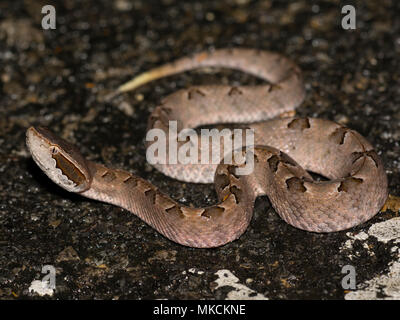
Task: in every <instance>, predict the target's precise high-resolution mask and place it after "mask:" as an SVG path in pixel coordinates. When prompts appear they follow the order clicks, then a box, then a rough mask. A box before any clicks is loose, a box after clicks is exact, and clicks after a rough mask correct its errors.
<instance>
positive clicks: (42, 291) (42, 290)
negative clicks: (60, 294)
mask: <svg viewBox="0 0 400 320" xmlns="http://www.w3.org/2000/svg"><path fill="white" fill-rule="evenodd" d="M28 290H29V292H34V293H37V294H38V295H39V296H44V295H46V294H47V295H49V296H52V295H53V293H54V289H52V288H50V286H49V282H47V281H41V280H34V281H32V283H31V285H30V286H29V289H28Z"/></svg>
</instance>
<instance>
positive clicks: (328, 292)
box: [0, 0, 400, 299]
mask: <svg viewBox="0 0 400 320" xmlns="http://www.w3.org/2000/svg"><path fill="white" fill-rule="evenodd" d="M50 3H51V4H53V5H54V6H55V7H56V11H57V29H56V30H46V31H44V30H42V28H41V19H42V17H43V15H42V14H41V8H42V6H43V5H45V4H50ZM345 4H349V3H348V2H346V3H345ZM352 4H354V6H355V7H356V13H357V29H356V30H343V29H342V28H341V19H342V14H341V8H342V6H343V5H344V4H343V3H341V2H339V1H318V2H317V1H306V0H304V1H292V2H286V1H251V0H236V1H216V0H210V1H173V0H165V1H144V0H143V1H128V0H116V1H106V0H102V1H98V0H97V1H94V0H86V1H78V0H76V1H72V0H66V1H59V2H55V1H16V0H13V1H1V2H0V298H2V299H18V298H36V297H38V296H37V294H34V293H29V292H28V288H29V286H30V284H31V282H32V281H33V280H35V279H41V278H42V277H43V276H44V275H43V274H41V268H42V266H43V265H45V264H51V265H54V266H55V267H56V268H57V278H56V279H57V291H56V292H55V294H54V295H53V297H52V298H68V299H85V298H90V299H91V298H104V299H111V298H114V299H127V298H129V299H154V298H157V299H158V298H160V299H161V298H169V299H171V298H175V299H223V298H225V297H226V296H227V293H228V292H230V291H231V290H232V288H229V287H223V288H218V289H217V288H216V287H217V285H216V283H215V282H214V281H215V280H216V279H217V278H218V277H217V275H216V274H215V273H216V272H217V271H218V270H221V269H228V270H230V271H231V272H232V273H233V274H234V275H235V276H236V277H238V278H239V283H241V284H244V285H246V286H248V287H249V288H251V289H252V290H254V291H256V292H257V293H259V294H262V295H265V296H266V297H268V298H271V299H305V298H311V299H321V298H322V299H332V298H335V299H342V298H343V297H344V294H345V291H344V290H343V289H342V287H341V279H342V277H343V274H341V268H342V266H343V265H346V264H352V265H354V266H355V267H356V268H357V283H360V284H361V283H363V282H364V281H366V280H368V279H371V278H373V277H375V276H377V275H380V274H384V273H385V272H387V270H388V265H389V263H390V262H391V261H392V259H393V254H392V253H391V251H390V246H389V245H384V244H382V243H381V242H378V241H376V240H374V238H373V237H372V238H371V237H369V238H368V239H367V240H366V241H364V242H362V241H356V242H355V243H354V246H353V249H347V250H341V249H340V248H341V247H342V246H343V244H344V242H345V241H346V240H348V239H349V238H348V236H347V235H346V231H344V232H338V233H332V234H314V233H308V232H304V231H301V230H297V229H295V228H293V227H291V226H289V225H287V224H286V223H285V222H284V221H282V220H281V219H280V218H279V217H278V216H277V214H276V213H275V212H274V210H273V209H272V208H271V206H270V203H269V201H268V199H267V198H261V199H258V200H257V202H256V205H255V212H254V217H253V220H252V223H251V225H250V227H249V229H248V230H247V232H246V233H245V234H244V235H243V236H242V237H241V238H240V239H239V240H237V241H235V242H233V243H230V244H228V245H225V246H223V247H221V248H217V249H208V250H201V249H192V248H186V247H183V246H180V245H177V244H175V243H172V242H171V241H169V240H167V239H165V238H164V237H162V236H161V235H159V234H158V233H157V232H156V231H154V230H153V229H152V228H150V227H149V226H147V225H146V224H145V223H143V222H142V221H141V220H139V219H138V218H137V217H136V216H134V215H133V214H131V213H129V212H127V211H124V210H122V209H120V208H117V207H114V206H110V205H106V204H102V203H99V202H95V201H89V200H87V199H84V198H81V197H79V196H75V195H72V194H68V193H67V192H64V191H63V190H61V189H60V188H58V187H57V186H55V185H54V184H53V183H52V182H51V181H50V180H48V179H47V178H46V176H44V174H43V173H42V172H41V171H40V170H39V169H38V168H37V167H36V165H35V164H34V163H33V161H32V160H31V158H30V154H29V152H28V151H27V149H26V146H25V130H26V129H27V127H29V126H30V125H32V124H41V125H45V126H48V127H50V128H52V130H54V131H55V132H57V133H58V134H60V135H61V136H63V137H64V138H66V139H68V140H70V141H72V142H74V143H76V144H77V145H78V146H79V147H80V149H81V150H82V152H83V153H84V154H85V155H87V156H88V158H89V159H91V160H94V161H98V162H102V163H104V164H106V165H110V166H112V167H118V168H123V169H126V170H130V171H131V172H133V173H134V174H137V175H139V176H141V177H143V178H146V179H148V180H149V181H151V182H152V183H153V184H155V185H157V186H158V187H159V188H160V189H161V190H163V191H165V192H166V193H168V194H169V195H171V196H172V197H173V198H175V199H177V200H179V201H181V202H182V203H184V204H187V205H190V204H193V205H196V206H205V205H210V204H213V203H215V201H216V196H215V193H214V189H213V186H212V185H194V184H187V183H181V182H177V181H175V180H173V179H169V178H167V177H165V176H163V175H162V174H161V173H159V172H157V171H156V170H155V169H153V168H152V167H151V166H150V165H148V164H147V163H146V158H145V148H144V144H143V140H144V137H145V131H146V123H147V118H148V116H149V114H150V112H151V111H152V110H153V109H154V108H155V106H156V105H157V104H158V103H159V102H160V100H161V99H162V97H165V96H166V95H167V94H169V93H172V92H173V91H175V90H176V89H178V88H184V87H189V86H190V85H192V84H205V83H207V84H209V83H215V84H218V83H219V84H220V83H232V84H255V83H258V82H259V80H256V79H254V78H253V77H251V76H247V75H244V74H242V73H239V72H232V71H226V70H225V71H221V72H218V73H210V72H206V73H204V72H203V73H201V72H198V71H193V72H189V73H185V74H182V75H177V76H174V77H170V78H168V79H162V80H158V81H156V82H154V83H151V84H148V85H146V86H143V87H142V88H139V89H138V90H136V91H135V92H132V93H129V94H124V95H121V96H119V97H116V98H114V99H112V100H110V99H109V96H110V94H112V93H113V92H114V90H115V89H116V88H117V87H118V86H119V85H120V84H122V83H124V82H125V81H127V80H129V79H130V78H131V77H132V76H134V75H135V74H138V73H139V72H142V71H145V70H147V69H149V68H151V67H155V66H157V65H160V64H161V63H163V62H167V61H171V60H173V59H174V58H178V57H181V56H183V55H186V54H190V53H193V52H197V51H200V50H205V49H211V48H223V47H236V46H238V47H252V48H260V49H268V50H273V51H277V52H280V53H282V54H284V55H286V56H288V57H290V58H291V59H293V60H294V61H296V62H297V63H298V64H299V65H300V67H301V68H302V70H303V73H304V78H305V86H306V89H307V97H306V100H305V102H304V103H303V104H302V106H301V107H300V108H299V110H298V114H299V115H307V116H312V117H321V118H326V119H330V120H334V121H338V122H340V123H343V124H346V125H347V126H349V127H351V128H353V129H355V130H357V131H359V132H360V133H361V134H363V135H364V136H366V137H367V138H368V139H369V140H370V141H371V142H372V144H373V145H374V146H375V147H376V150H378V152H379V154H380V156H381V157H382V159H383V161H384V164H385V168H386V170H387V174H388V178H389V186H390V189H389V191H390V193H391V194H393V195H396V194H399V180H400V179H399V160H398V159H399V156H400V148H399V144H398V141H399V137H400V124H399V119H400V109H399V107H398V106H399V102H400V95H399V93H400V90H399V82H400V79H399V71H400V70H399V62H398V61H399V60H398V57H399V53H400V33H399V30H400V19H399V16H400V15H399V13H400V3H399V2H398V1H395V0H393V1H387V0H380V1H359V2H352ZM394 216H396V213H393V212H390V211H387V212H386V213H380V214H378V215H377V216H376V217H375V218H373V219H372V220H371V221H369V222H367V223H365V224H363V225H361V226H358V227H356V228H354V229H353V230H350V231H351V232H359V231H367V230H368V228H369V227H370V226H371V225H372V224H374V223H376V222H379V221H385V220H387V219H389V218H391V217H394ZM365 244H367V246H368V247H369V248H370V250H371V251H372V252H373V253H374V255H372V256H371V255H370V254H368V253H367V251H366V250H365ZM191 268H194V269H193V270H191V271H189V269H191ZM198 271H200V273H199V272H198ZM47 298H48V296H47Z"/></svg>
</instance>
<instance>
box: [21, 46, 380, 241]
mask: <svg viewBox="0 0 400 320" xmlns="http://www.w3.org/2000/svg"><path fill="white" fill-rule="evenodd" d="M205 66H207V67H209V66H218V67H228V68H233V69H238V70H242V71H244V72H247V73H251V74H254V75H256V76H258V77H261V78H263V79H265V80H267V81H268V82H269V83H270V84H267V85H262V86H252V87H251V86H240V87H229V86H198V87H194V88H190V89H187V90H180V91H178V92H176V93H173V94H172V95H170V96H168V97H167V98H165V100H164V101H163V103H162V105H161V106H159V107H158V108H156V109H155V110H154V112H153V113H152V115H151V116H150V118H149V129H151V128H160V129H163V130H166V131H167V130H168V123H169V121H170V120H176V121H177V123H178V129H179V130H180V129H182V128H188V127H190V128H193V127H196V126H200V125H204V124H216V123H249V122H257V123H253V124H248V125H247V127H248V128H251V129H254V131H255V148H254V160H255V162H254V163H255V166H254V171H253V172H252V173H251V174H250V175H238V174H236V170H237V168H238V167H239V166H240V165H236V164H222V163H221V164H219V165H213V164H210V165H207V164H205V165H204V164H193V165H190V164H166V165H161V164H159V165H157V166H156V167H157V168H158V169H159V170H161V171H162V172H164V173H165V174H167V175H169V176H171V177H175V178H177V179H179V180H183V181H191V182H207V183H210V182H212V181H214V182H215V186H216V191H217V194H218V197H219V200H220V202H219V203H218V204H217V205H215V206H212V207H208V208H190V207H186V206H183V205H181V204H179V203H178V202H176V201H174V200H172V199H170V198H169V197H168V196H166V195H164V194H163V193H161V192H160V191H159V190H158V189H157V188H156V187H155V186H153V185H152V184H150V183H149V182H147V181H145V180H143V179H141V178H139V177H136V176H134V175H131V174H129V173H128V172H125V171H122V170H114V169H109V168H106V167H104V166H102V165H100V164H96V163H93V162H91V161H88V160H86V159H85V158H84V157H83V156H82V155H81V154H80V153H79V151H78V150H77V148H76V147H74V146H72V145H71V144H70V143H68V142H67V141H65V140H63V139H61V138H59V137H57V136H56V135H54V134H53V133H51V132H50V131H49V130H47V129H45V128H41V127H38V128H34V127H31V128H29V129H28V131H27V145H28V147H29V150H30V152H31V153H32V157H33V159H34V160H35V162H36V163H37V164H38V165H39V166H40V168H41V169H42V170H43V171H44V172H45V173H46V174H47V175H48V176H49V177H50V178H51V179H52V180H53V181H54V182H55V183H57V184H59V185H60V186H61V187H63V188H65V189H66V190H68V191H71V192H77V193H79V194H81V195H83V196H85V197H88V198H92V199H96V200H100V201H103V202H107V203H111V204H114V205H117V206H120V207H123V208H125V209H127V210H129V211H131V212H132V213H134V214H136V215H137V216H139V217H140V218H141V219H143V220H144V221H145V222H147V223H148V224H149V225H150V226H152V227H153V228H155V229H156V230H157V231H159V232H160V233H161V234H163V235H164V236H166V237H167V238H169V239H171V240H173V241H175V242H178V243H180V244H183V245H186V246H191V247H203V248H204V247H216V246H220V245H223V244H225V243H228V242H230V241H233V240H235V239H237V238H238V237H239V236H240V235H241V234H242V233H243V232H244V231H245V230H246V228H247V227H248V225H249V223H250V220H251V216H252V212H253V205H254V201H255V199H256V198H257V197H258V196H260V195H268V197H269V199H270V201H271V203H272V205H273V207H274V208H275V210H276V211H277V212H278V214H279V215H280V216H281V217H282V219H284V220H285V221H286V222H288V223H289V224H291V225H293V226H295V227H297V228H300V229H303V230H308V231H314V232H333V231H338V230H344V229H348V228H351V227H353V226H355V225H358V224H360V223H363V222H364V221H366V220H368V219H370V218H371V217H372V216H374V215H375V214H376V213H377V212H378V211H379V209H380V208H381V207H382V206H383V204H384V202H385V200H386V198H387V178H386V174H385V171H384V168H383V165H382V162H381V160H380V158H379V157H378V155H377V153H376V152H375V151H374V149H373V147H372V146H371V145H370V144H369V142H368V141H366V139H365V138H364V137H362V136H361V135H360V134H358V133H357V132H355V131H354V130H351V129H349V128H346V127H344V126H342V125H339V124H337V123H334V122H331V121H328V120H322V119H313V118H303V119H298V118H277V119H272V120H269V119H271V118H274V117H277V116H279V115H280V114H282V113H287V112H290V111H292V110H293V109H295V108H296V107H297V106H298V105H299V104H300V103H301V102H302V101H303V99H304V95H305V94H304V89H303V82H302V78H301V73H300V70H299V68H298V67H297V66H296V65H295V64H293V63H292V62H291V61H290V60H288V59H286V58H284V57H282V56H281V55H279V54H275V53H270V52H265V51H256V50H251V49H230V50H217V51H214V52H211V53H200V54H197V55H194V56H192V57H187V58H183V59H180V60H178V61H176V62H174V63H170V64H167V65H164V66H162V67H159V68H157V69H154V70H152V71H149V72H146V73H144V74H142V75H140V76H139V77H137V78H135V79H134V80H132V81H131V82H129V83H127V84H125V85H123V86H122V87H120V88H119V91H121V92H122V91H128V90H132V89H134V88H136V87H138V86H140V85H142V84H144V83H146V82H148V81H151V80H154V79H157V78H160V77H164V76H168V75H171V74H175V73H178V72H182V71H185V70H190V69H194V68H198V67H205ZM261 121H263V122H261ZM167 136H168V133H167ZM175 142H177V141H175ZM179 143H183V142H178V144H179ZM199 148H201V143H200V142H199ZM167 150H168V148H167ZM221 152H222V151H221ZM243 152H245V151H243ZM200 153H201V152H199V154H200ZM167 158H168V157H167ZM242 166H243V165H242ZM307 171H311V172H315V173H318V174H320V175H322V176H325V177H326V178H328V179H329V180H328V181H314V180H313V179H312V177H311V175H310V174H309V173H308V172H307Z"/></svg>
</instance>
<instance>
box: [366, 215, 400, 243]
mask: <svg viewBox="0 0 400 320" xmlns="http://www.w3.org/2000/svg"><path fill="white" fill-rule="evenodd" d="M368 234H369V235H371V236H374V237H375V238H377V239H378V240H379V241H381V242H383V243H387V242H389V241H391V240H394V242H395V243H399V242H400V217H398V218H392V219H390V220H386V221H383V222H379V223H375V224H374V225H373V226H371V228H369V230H368Z"/></svg>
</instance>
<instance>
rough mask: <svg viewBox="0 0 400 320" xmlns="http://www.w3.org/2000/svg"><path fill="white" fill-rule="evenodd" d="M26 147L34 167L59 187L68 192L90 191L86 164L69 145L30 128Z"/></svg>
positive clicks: (45, 131) (75, 149)
mask: <svg viewBox="0 0 400 320" xmlns="http://www.w3.org/2000/svg"><path fill="white" fill-rule="evenodd" d="M26 145H27V146H28V149H29V151H30V153H31V154H32V158H33V160H34V161H35V162H36V164H37V165H38V166H39V167H40V168H41V169H42V170H43V172H44V173H45V174H46V175H47V176H48V177H49V178H50V179H51V180H53V182H55V183H56V184H58V185H59V186H60V187H62V188H64V189H65V190H67V191H70V192H83V191H85V190H87V189H88V188H89V187H90V183H91V174H90V171H89V168H88V164H87V161H86V159H85V158H84V157H83V156H82V155H81V153H80V152H79V151H78V149H77V148H76V147H75V146H74V145H72V144H71V143H69V142H68V141H66V140H64V139H62V138H60V137H58V136H56V135H55V134H53V133H52V132H51V131H50V130H48V129H46V128H44V127H30V128H29V129H28V130H27V131H26Z"/></svg>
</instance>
